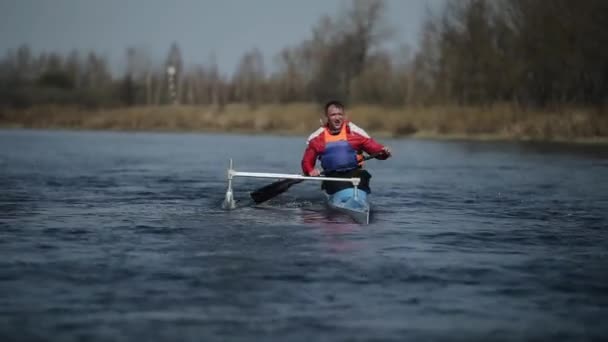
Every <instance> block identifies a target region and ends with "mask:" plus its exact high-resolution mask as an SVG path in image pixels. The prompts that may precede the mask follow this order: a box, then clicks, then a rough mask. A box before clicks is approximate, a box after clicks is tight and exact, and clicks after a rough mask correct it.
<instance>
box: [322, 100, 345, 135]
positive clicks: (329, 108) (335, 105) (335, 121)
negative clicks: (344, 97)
mask: <svg viewBox="0 0 608 342" xmlns="http://www.w3.org/2000/svg"><path fill="white" fill-rule="evenodd" d="M325 116H326V117H327V127H328V128H329V130H330V131H332V132H337V131H339V130H340V129H342V125H343V124H344V121H345V120H346V113H344V105H343V104H342V103H341V102H339V101H329V102H327V103H326V104H325Z"/></svg>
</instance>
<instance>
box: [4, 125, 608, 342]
mask: <svg viewBox="0 0 608 342" xmlns="http://www.w3.org/2000/svg"><path fill="white" fill-rule="evenodd" d="M304 139H305V138H304V137H263V136H243V135H205V134H150V133H131V134H127V133H94V132H48V131H27V130H5V131H0V189H1V193H0V339H1V340H3V341H21V340H57V341H77V340H78V341H80V340H99V341H102V340H103V341H107V340H113V341H134V340H155V341H252V340H264V341H372V340H373V341H404V340H411V341H428V340H446V341H471V340H484V341H487V340H492V341H498V340H514V341H520V340H527V339H532V340H547V341H554V340H577V341H579V340H600V339H602V338H605V337H606V335H607V333H608V328H606V325H605V324H604V322H603V319H604V317H606V315H608V231H607V229H608V210H607V209H608V149H607V148H606V147H605V146H603V147H602V146H595V147H594V146H570V145H538V144H517V143H488V142H432V141H418V140H386V139H381V141H382V142H386V143H388V144H389V145H390V146H391V147H392V148H393V150H394V158H392V159H390V160H388V161H385V162H382V161H377V160H374V161H369V162H368V163H367V167H368V169H369V170H370V172H371V173H372V174H373V178H372V181H371V185H372V189H373V194H372V196H373V197H372V201H373V204H374V209H375V211H374V215H373V217H372V223H371V225H369V226H360V225H357V224H353V223H352V222H351V221H350V220H349V219H348V218H347V217H343V216H341V215H336V214H332V213H330V212H328V211H327V210H326V208H325V207H324V205H323V196H322V194H320V193H319V191H318V187H319V185H318V184H316V183H315V184H308V183H302V184H299V185H296V186H294V187H293V188H292V189H290V191H289V192H288V193H286V194H283V195H281V196H280V197H279V198H277V199H275V200H273V201H271V202H270V203H268V204H266V205H263V206H261V207H254V206H252V205H251V203H250V202H249V201H248V192H249V191H252V190H254V189H255V188H257V187H259V186H263V185H265V184H268V180H246V179H237V181H236V183H235V187H236V196H237V200H238V205H239V208H237V209H236V210H234V211H224V210H222V209H221V208H220V204H221V202H222V197H223V193H224V191H225V189H226V180H225V172H226V170H225V169H226V167H227V165H228V158H230V157H231V158H233V159H234V162H235V168H236V169H237V170H239V169H240V170H243V171H268V172H290V173H291V172H293V173H296V172H298V171H299V160H300V156H301V152H302V149H303V147H304ZM279 149H280V150H279Z"/></svg>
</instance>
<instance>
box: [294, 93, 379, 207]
mask: <svg viewBox="0 0 608 342" xmlns="http://www.w3.org/2000/svg"><path fill="white" fill-rule="evenodd" d="M325 116H326V118H327V123H326V124H325V125H324V126H323V127H321V128H319V129H317V130H316V131H315V132H313V133H312V134H311V135H310V137H308V140H307V142H306V145H307V146H306V150H305V151H304V156H303V157H302V171H303V172H304V174H305V175H309V176H319V175H320V174H321V172H320V171H319V170H318V169H316V168H315V163H316V160H317V158H319V159H320V161H321V167H323V170H324V175H325V176H327V177H343V178H350V177H360V178H361V184H360V185H359V188H360V189H361V190H363V191H366V192H367V193H369V192H371V190H370V188H369V179H370V178H371V175H370V174H369V172H367V171H365V170H362V169H361V167H362V164H363V158H362V157H361V153H362V152H366V153H368V154H369V155H373V156H375V157H376V158H377V159H381V160H384V159H387V158H388V157H390V156H391V150H390V148H388V147H386V146H383V145H381V144H379V143H377V142H376V141H375V140H374V139H372V138H371V137H370V136H369V135H368V134H367V133H366V132H365V131H364V130H363V129H361V128H360V127H358V126H357V125H355V124H354V123H352V122H350V121H348V119H347V117H346V113H345V111H344V105H343V104H342V103H340V102H339V101H330V102H328V103H327V104H326V105H325ZM348 187H352V184H350V183H346V182H323V185H322V188H323V189H324V190H325V191H326V192H327V193H328V194H330V195H331V194H334V193H336V192H337V191H340V190H342V189H345V188H348Z"/></svg>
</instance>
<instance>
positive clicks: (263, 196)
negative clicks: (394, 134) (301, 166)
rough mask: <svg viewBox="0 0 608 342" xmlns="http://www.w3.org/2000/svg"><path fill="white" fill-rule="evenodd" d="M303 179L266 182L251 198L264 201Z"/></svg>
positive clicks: (376, 155) (371, 157)
mask: <svg viewBox="0 0 608 342" xmlns="http://www.w3.org/2000/svg"><path fill="white" fill-rule="evenodd" d="M382 154H384V152H380V153H376V154H373V155H369V156H365V157H363V160H369V159H373V158H376V157H379V156H381V155H382ZM303 181H304V180H303V179H283V180H280V181H276V182H274V183H271V184H268V185H266V186H264V187H262V188H259V189H257V190H256V191H254V192H252V193H251V198H252V199H253V201H254V202H255V203H256V204H260V203H262V202H266V201H268V200H269V199H271V198H273V197H276V196H278V195H280V194H282V193H284V192H285V191H287V190H289V188H291V187H292V186H293V185H296V184H298V183H301V182H303Z"/></svg>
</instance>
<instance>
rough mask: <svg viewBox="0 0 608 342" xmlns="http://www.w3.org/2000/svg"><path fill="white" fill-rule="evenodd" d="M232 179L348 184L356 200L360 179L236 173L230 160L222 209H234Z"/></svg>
mask: <svg viewBox="0 0 608 342" xmlns="http://www.w3.org/2000/svg"><path fill="white" fill-rule="evenodd" d="M234 177H252V178H274V179H300V180H312V181H317V182H323V181H332V182H350V183H352V184H353V186H354V187H355V192H354V193H355V198H357V193H358V191H356V190H357V187H358V186H359V183H361V178H358V177H353V178H337V177H311V176H302V175H298V174H286V173H266V172H242V171H236V170H234V169H233V168H232V159H230V166H229V167H228V189H226V197H225V198H224V202H223V203H222V208H224V209H234V208H236V202H235V201H234V192H233V190H232V179H233V178H234Z"/></svg>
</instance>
